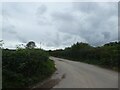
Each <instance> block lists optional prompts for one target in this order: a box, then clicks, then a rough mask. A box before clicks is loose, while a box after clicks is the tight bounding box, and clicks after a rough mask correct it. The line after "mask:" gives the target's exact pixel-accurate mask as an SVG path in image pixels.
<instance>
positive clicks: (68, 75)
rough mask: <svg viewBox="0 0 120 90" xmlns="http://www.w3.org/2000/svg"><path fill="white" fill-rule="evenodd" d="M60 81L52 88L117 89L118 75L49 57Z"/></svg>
mask: <svg viewBox="0 0 120 90" xmlns="http://www.w3.org/2000/svg"><path fill="white" fill-rule="evenodd" d="M50 59H52V60H54V61H55V64H56V68H57V73H56V74H58V75H59V76H60V75H61V78H62V79H61V81H60V82H59V83H58V84H57V85H55V86H54V87H53V88H118V73H117V72H115V71H111V70H107V69H103V68H100V67H97V66H94V65H90V64H85V63H81V62H75V61H70V60H66V59H60V58H55V57H50Z"/></svg>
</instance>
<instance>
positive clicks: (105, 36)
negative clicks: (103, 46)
mask: <svg viewBox="0 0 120 90" xmlns="http://www.w3.org/2000/svg"><path fill="white" fill-rule="evenodd" d="M102 34H103V35H104V39H109V38H110V32H102Z"/></svg>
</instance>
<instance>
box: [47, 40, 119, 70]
mask: <svg viewBox="0 0 120 90" xmlns="http://www.w3.org/2000/svg"><path fill="white" fill-rule="evenodd" d="M49 53H50V55H51V56H55V57H60V58H66V59H70V60H74V61H80V62H85V63H89V64H94V65H98V66H101V67H105V68H108V69H113V70H117V71H118V69H119V67H118V65H119V61H118V57H119V56H120V42H110V43H107V44H105V45H103V46H99V47H93V46H91V45H89V44H87V43H82V42H81V43H76V44H74V45H72V46H71V47H67V48H65V49H64V50H62V49H59V50H54V51H51V50H50V51H49Z"/></svg>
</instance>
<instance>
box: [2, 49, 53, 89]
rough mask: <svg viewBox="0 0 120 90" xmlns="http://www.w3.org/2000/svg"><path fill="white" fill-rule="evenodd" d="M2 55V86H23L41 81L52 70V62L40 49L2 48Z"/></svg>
mask: <svg viewBox="0 0 120 90" xmlns="http://www.w3.org/2000/svg"><path fill="white" fill-rule="evenodd" d="M2 53H3V55H2V74H3V77H2V78H3V81H2V83H3V84H2V87H3V88H24V87H29V86H31V85H33V84H35V83H38V82H42V81H43V80H44V79H46V78H48V77H49V76H50V75H51V74H52V73H53V72H54V71H55V67H54V62H53V61H52V60H50V59H49V56H48V54H47V53H46V52H45V51H44V50H41V49H17V50H8V49H4V50H3V52H2Z"/></svg>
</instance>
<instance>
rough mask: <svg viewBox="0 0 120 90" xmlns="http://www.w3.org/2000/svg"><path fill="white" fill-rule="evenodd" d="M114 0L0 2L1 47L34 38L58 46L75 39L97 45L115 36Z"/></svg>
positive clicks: (115, 3) (52, 46)
mask: <svg viewBox="0 0 120 90" xmlns="http://www.w3.org/2000/svg"><path fill="white" fill-rule="evenodd" d="M117 5H118V4H117V2H114V3H113V2H106V3H105V2H103V3H100V2H76V3H73V2H63V3H62V2H56V3H55V2H44V3H40V2H35V3H32V2H26V3H25V2H16V3H15V2H9V3H8V2H7V3H2V5H0V6H2V9H1V10H2V12H1V13H2V14H1V15H2V16H0V18H1V17H2V21H1V20H0V22H2V38H3V40H4V43H5V44H4V47H7V48H15V47H16V45H18V44H26V43H27V42H29V41H31V40H32V41H35V42H36V44H37V47H40V43H41V47H42V48H44V49H58V48H64V47H68V46H71V45H72V44H73V43H76V42H86V43H89V44H90V45H93V46H99V45H102V44H104V43H106V42H110V41H116V40H117V39H118V6H117Z"/></svg>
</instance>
